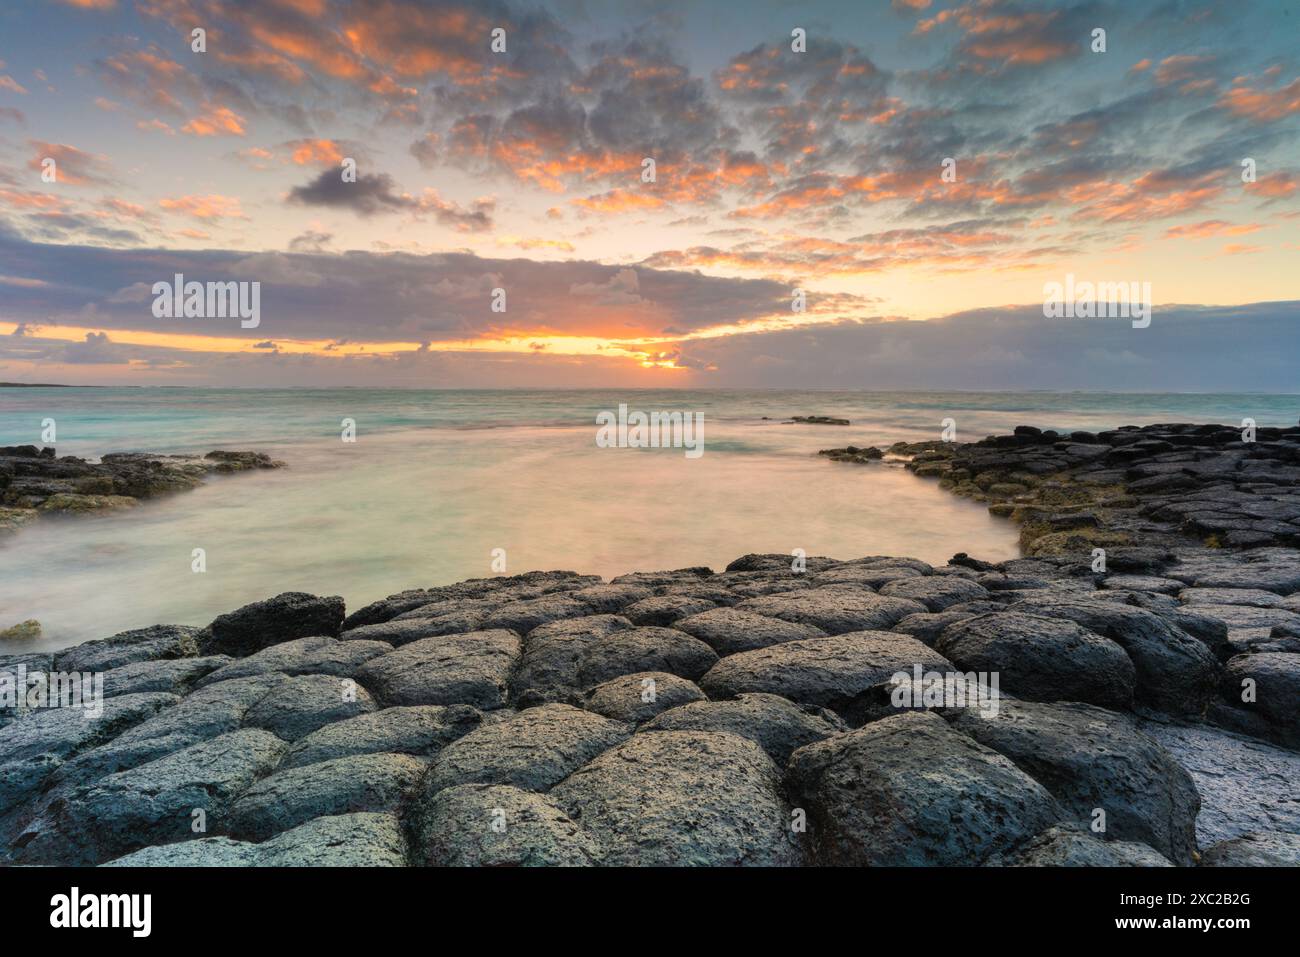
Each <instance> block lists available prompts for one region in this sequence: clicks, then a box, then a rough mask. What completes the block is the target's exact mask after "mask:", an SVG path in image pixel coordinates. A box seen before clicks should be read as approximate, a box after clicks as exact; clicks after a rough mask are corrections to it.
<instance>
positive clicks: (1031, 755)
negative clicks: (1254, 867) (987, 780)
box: [951, 701, 1201, 866]
mask: <svg viewBox="0 0 1300 957" xmlns="http://www.w3.org/2000/svg"><path fill="white" fill-rule="evenodd" d="M951 721H952V725H953V727H955V728H956V729H957V730H959V731H962V732H964V733H966V734H969V735H970V736H971V737H973V738H974V739H975V740H976V741H978V742H980V743H981V744H983V745H986V746H987V747H990V748H992V749H993V750H995V751H997V752H998V753H999V754H1003V755H1005V756H1006V757H1008V758H1010V759H1011V760H1012V761H1014V762H1015V763H1016V766H1017V767H1019V768H1020V769H1021V770H1022V771H1024V772H1026V773H1027V774H1029V775H1030V776H1031V777H1033V778H1034V780H1036V781H1038V782H1039V783H1040V784H1042V785H1043V786H1044V787H1046V788H1047V789H1048V790H1049V791H1050V792H1051V793H1052V795H1053V796H1054V797H1055V798H1056V799H1057V801H1059V802H1060V804H1061V806H1062V807H1063V808H1065V810H1066V812H1067V814H1068V815H1069V818H1070V820H1072V821H1074V822H1076V823H1078V824H1080V825H1083V826H1090V825H1092V823H1093V821H1094V816H1095V814H1096V811H1097V809H1101V810H1102V811H1104V812H1105V814H1106V818H1105V825H1106V831H1105V835H1106V838H1107V839H1108V840H1115V841H1133V842H1136V843H1139V844H1145V845H1148V846H1149V847H1152V848H1155V849H1156V850H1157V851H1159V852H1160V853H1161V854H1162V855H1164V857H1166V858H1168V859H1169V860H1171V861H1173V862H1175V863H1178V864H1183V865H1187V866H1190V865H1192V864H1193V863H1194V862H1195V853H1196V815H1197V812H1198V811H1199V810H1200V807H1201V799H1200V797H1199V796H1198V795H1197V793H1196V786H1195V785H1194V784H1193V783H1192V779H1191V776H1190V775H1189V774H1188V773H1187V772H1186V771H1185V770H1183V768H1182V766H1181V765H1179V764H1178V762H1177V761H1176V760H1174V758H1173V757H1172V756H1171V755H1170V754H1169V752H1167V751H1166V750H1165V749H1164V748H1163V747H1161V746H1160V745H1159V744H1158V743H1157V742H1156V741H1154V740H1153V739H1152V738H1149V737H1148V736H1147V735H1145V734H1143V733H1142V732H1141V731H1140V730H1139V729H1138V726H1137V725H1136V724H1135V723H1134V722H1133V721H1132V720H1131V719H1130V718H1128V717H1126V716H1124V715H1121V714H1116V713H1115V712H1113V711H1106V710H1104V709H1102V708H1096V707H1093V706H1092V705H1087V704H1043V703H1040V702H1034V701H1002V702H1000V706H999V707H998V709H997V711H996V712H994V711H991V710H980V709H975V708H968V709H966V710H964V711H960V712H954V713H953V714H952V716H951Z"/></svg>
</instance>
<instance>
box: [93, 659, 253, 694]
mask: <svg viewBox="0 0 1300 957" xmlns="http://www.w3.org/2000/svg"><path fill="white" fill-rule="evenodd" d="M229 662H230V659H229V658H227V657H226V656H225V655H212V656H210V657H206V658H171V659H166V658H165V659H163V660H161V661H137V662H134V663H133V664H129V665H122V666H121V667H120V668H113V669H111V670H109V671H106V672H104V697H106V698H109V697H113V696H115V695H123V694H140V693H142V692H146V691H165V692H167V693H168V694H175V695H183V694H188V693H189V691H190V690H191V689H192V688H193V687H194V685H195V682H197V681H198V680H199V679H200V678H202V677H203V676H204V675H207V674H209V673H211V672H213V671H216V670H217V669H219V668H221V667H222V666H223V665H226V664H228V663H229Z"/></svg>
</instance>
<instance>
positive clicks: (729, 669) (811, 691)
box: [700, 631, 953, 723]
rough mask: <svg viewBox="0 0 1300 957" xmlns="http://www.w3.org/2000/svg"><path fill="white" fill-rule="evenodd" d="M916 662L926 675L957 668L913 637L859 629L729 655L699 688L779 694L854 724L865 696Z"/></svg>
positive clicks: (714, 694) (721, 693) (728, 694)
mask: <svg viewBox="0 0 1300 957" xmlns="http://www.w3.org/2000/svg"><path fill="white" fill-rule="evenodd" d="M915 664H919V665H921V667H922V669H924V670H926V671H952V670H953V666H952V663H951V662H950V661H948V659H947V658H944V657H943V656H942V655H940V654H939V653H938V652H935V651H932V650H931V649H929V648H927V647H926V646H925V645H923V644H921V642H919V641H917V640H916V639H914V638H909V637H907V636H905V635H895V634H891V633H889V632H880V631H861V632H855V633H851V634H847V635H835V636H832V637H828V638H808V639H804V640H801V641H788V642H785V643H783V644H780V645H773V646H771V647H770V648H760V649H758V650H756V651H743V652H740V653H738V654H734V655H730V656H729V657H726V658H723V659H722V660H721V661H719V662H718V663H717V664H716V665H714V666H713V668H711V669H710V670H709V672H708V674H706V675H705V676H704V677H703V678H702V679H701V680H700V687H701V688H703V689H704V691H705V692H706V693H707V694H708V695H709V697H710V698H715V699H716V698H734V697H736V696H738V695H741V694H743V693H745V692H766V693H768V694H775V695H779V696H781V697H783V698H788V699H790V700H791V701H795V702H797V703H799V704H805V705H816V706H819V707H823V708H830V709H831V710H832V711H835V712H836V713H838V714H839V715H841V716H842V717H844V718H845V719H846V720H847V721H849V722H850V723H854V722H855V721H856V720H857V719H858V718H859V717H860V714H859V711H858V700H859V698H860V697H861V696H862V695H863V693H864V692H866V691H867V690H868V689H869V688H871V687H872V686H873V685H877V684H879V683H881V682H883V681H886V680H888V679H889V678H890V677H891V676H893V675H894V674H895V673H897V672H900V671H904V672H910V671H911V670H912V666H913V665H915Z"/></svg>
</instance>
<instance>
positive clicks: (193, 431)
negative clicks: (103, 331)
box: [0, 388, 1300, 653]
mask: <svg viewBox="0 0 1300 957" xmlns="http://www.w3.org/2000/svg"><path fill="white" fill-rule="evenodd" d="M620 404H626V405H627V407H628V409H629V410H630V411H637V410H639V411H642V412H646V413H650V412H673V411H678V412H683V413H698V414H699V415H701V416H702V417H703V419H702V421H703V449H704V453H703V454H702V455H700V456H699V457H690V456H687V455H686V454H685V452H684V450H683V449H681V448H610V447H601V446H599V445H598V444H597V442H596V436H597V424H596V423H597V416H598V415H599V414H600V413H601V412H612V413H615V414H617V410H618V407H619V405H620ZM791 415H827V416H834V417H839V418H847V419H849V420H851V422H852V425H850V426H847V427H845V426H814V425H789V424H784V422H783V420H785V419H787V418H788V417H789V416H791ZM1244 417H1250V418H1253V419H1255V421H1256V422H1257V423H1258V424H1259V425H1261V426H1264V425H1290V424H1294V423H1295V422H1296V421H1297V418H1300V395H1282V396H1279V395H1271V396H1265V395H1182V394H1180V395H1154V394H1153V395H1147V394H1131V395H1116V394H1093V393H1062V394H1057V393H934V392H927V393H885V392H778V391H770V392H722V391H681V390H661V391H649V390H626V391H610V390H577V391H432V390H430V391H408V390H383V389H335V390H305V389H293V390H289V389H285V390H273V389H268V390H243V389H181V388H174V389H173V388H106V389H89V388H26V389H0V445H19V444H40V434H41V429H42V421H43V420H44V419H47V418H52V419H54V420H55V423H56V427H57V431H58V436H57V438H58V441H57V448H58V452H59V454H60V455H80V456H83V457H86V458H97V457H98V456H100V455H102V454H104V453H107V452H120V451H147V452H174V453H205V452H208V451H211V450H213V449H218V448H225V449H252V450H258V451H265V452H268V453H270V454H271V455H272V456H273V457H275V458H278V459H282V460H283V461H285V462H286V463H287V467H286V468H284V469H280V470H276V471H264V472H254V473H244V474H238V475H233V476H228V477H218V478H214V479H213V480H211V481H209V482H208V483H207V484H205V485H204V486H203V487H202V488H199V489H197V490H195V491H191V492H185V493H181V494H178V495H175V496H171V497H168V498H164V499H157V500H151V501H149V502H147V503H145V504H144V505H142V506H141V507H140V508H137V509H134V510H131V511H128V512H120V513H114V514H107V515H103V516H98V517H68V518H56V519H41V520H40V521H37V522H35V523H32V524H31V525H28V526H27V527H25V528H23V529H21V530H19V531H18V532H17V533H15V534H12V535H9V536H7V537H6V538H3V539H0V628H5V627H8V626H9V625H12V624H15V623H17V622H19V621H23V620H25V619H28V618H35V619H37V620H38V621H40V622H41V624H42V627H43V635H42V637H41V638H40V639H37V640H35V641H27V642H23V643H22V644H21V646H20V647H16V645H17V643H16V642H9V643H8V644H7V646H6V644H5V643H0V653H13V652H15V651H20V650H25V651H37V650H48V649H53V648H60V647H66V646H68V645H71V644H75V643H77V642H80V641H85V640H87V639H91V638H101V637H107V636H109V635H112V634H114V633H116V632H118V631H122V630H125V629H128V628H139V627H143V626H146V625H151V624H155V623H162V622H167V623H179V624H193V625H203V624H207V623H208V622H209V621H211V620H212V618H214V617H215V616H216V615H218V614H220V613H222V612H225V611H230V610H232V609H234V608H237V607H239V606H240V605H243V604H246V603H248V602H252V601H257V600H259V599H262V598H267V597H270V596H272V595H275V594H277V593H279V592H283V591H307V592H312V593H316V594H329V595H335V594H337V595H342V596H343V597H344V598H345V599H346V601H347V604H348V608H349V609H356V608H359V607H361V606H362V605H364V604H365V603H367V602H370V601H373V600H375V599H377V598H381V597H383V596H385V595H388V594H391V593H393V592H397V591H401V590H402V589H406V588H416V587H427V586H432V585H440V584H446V583H449V582H454V581H459V580H461V579H465V578H477V577H486V576H489V575H491V574H493V567H492V563H493V558H494V554H497V555H499V554H500V553H497V552H496V551H495V550H498V549H500V550H504V560H505V566H506V573H507V574H517V573H520V572H524V571H529V570H533V569H571V570H574V571H578V572H583V573H589V574H597V575H602V576H605V577H606V578H608V577H612V576H614V575H618V574H622V573H625V572H630V571H640V570H651V569H663V568H676V567H682V566H687V565H709V566H711V567H713V568H715V569H719V570H720V569H721V568H723V567H724V566H725V565H726V564H727V563H728V562H730V561H732V560H733V559H735V558H737V557H739V556H740V555H743V554H745V553H747V552H781V553H785V554H790V553H791V552H792V551H793V550H794V549H797V548H798V549H803V550H804V552H805V553H806V554H807V555H810V556H812V555H826V556H830V557H833V558H839V559H848V558H857V557H861V556H864V555H908V556H912V557H916V558H921V559H924V560H926V561H930V562H934V563H939V564H942V563H944V562H946V561H947V559H948V558H949V557H950V556H952V555H953V554H954V553H956V552H959V551H965V552H968V553H970V554H972V555H974V556H976V557H979V558H984V559H987V560H990V561H1000V560H1004V559H1007V558H1011V557H1014V556H1015V555H1017V554H1018V547H1017V531H1016V528H1015V527H1014V526H1013V525H1012V524H1011V523H1010V522H1008V521H1006V520H1003V519H997V518H993V517H991V516H990V515H988V513H987V512H986V510H985V509H984V507H983V506H981V505H979V504H976V503H973V502H969V501H964V500H961V499H957V498H955V497H953V496H952V495H949V494H948V493H946V492H943V491H941V490H940V489H939V488H938V486H937V484H936V483H935V482H933V481H930V480H923V479H918V478H916V477H915V476H913V475H911V474H910V473H908V472H906V471H905V470H903V469H902V468H901V467H899V466H898V465H897V464H896V463H895V464H892V465H891V464H873V465H865V466H863V465H851V464H843V463H835V462H831V461H829V460H827V459H826V458H825V457H820V456H817V455H816V454H815V453H816V452H817V450H818V449H823V448H831V447H841V446H844V445H848V444H853V445H860V446H865V445H878V446H881V447H885V446H888V445H889V444H891V443H893V442H895V441H899V440H908V441H915V440H921V439H937V438H939V437H940V430H941V428H942V424H943V420H945V419H952V420H953V421H954V423H955V427H956V438H957V440H958V441H970V440H974V439H977V438H981V437H983V436H985V435H988V434H992V433H995V432H1005V431H1009V430H1010V429H1011V428H1012V427H1014V426H1016V425H1019V424H1026V423H1027V424H1033V425H1037V426H1039V427H1042V428H1054V429H1057V430H1059V431H1071V430H1075V429H1087V430H1098V429H1105V428H1113V427H1115V426H1118V425H1123V424H1135V425H1141V424H1147V423H1153V422H1175V421H1220V422H1228V423H1233V424H1236V423H1240V421H1241V420H1242V418H1244ZM344 419H351V420H353V421H354V422H355V424H356V425H355V429H356V441H355V442H344V441H342V439H341V435H342V432H343V420H344ZM195 548H203V549H204V551H205V553H206V559H207V571H206V572H204V573H195V572H193V571H192V570H191V553H192V550H193V549H195Z"/></svg>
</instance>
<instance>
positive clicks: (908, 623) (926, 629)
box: [890, 611, 975, 648]
mask: <svg viewBox="0 0 1300 957" xmlns="http://www.w3.org/2000/svg"><path fill="white" fill-rule="evenodd" d="M974 617H975V615H974V614H973V613H971V612H966V611H941V612H937V613H936V612H929V611H924V612H920V613H918V614H915V615H908V616H907V617H906V618H904V619H903V620H902V621H900V622H899V623H898V624H897V625H895V626H894V627H893V628H891V629H890V631H894V632H897V633H898V634H900V635H911V636H912V637H913V638H915V639H916V640H917V641H919V642H921V643H923V644H925V645H929V646H930V647H931V648H933V647H934V643H935V642H936V641H938V640H939V636H940V635H942V634H943V632H944V629H945V628H947V627H948V626H949V625H955V624H956V623H957V622H959V621H966V620H967V619H970V618H974Z"/></svg>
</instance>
